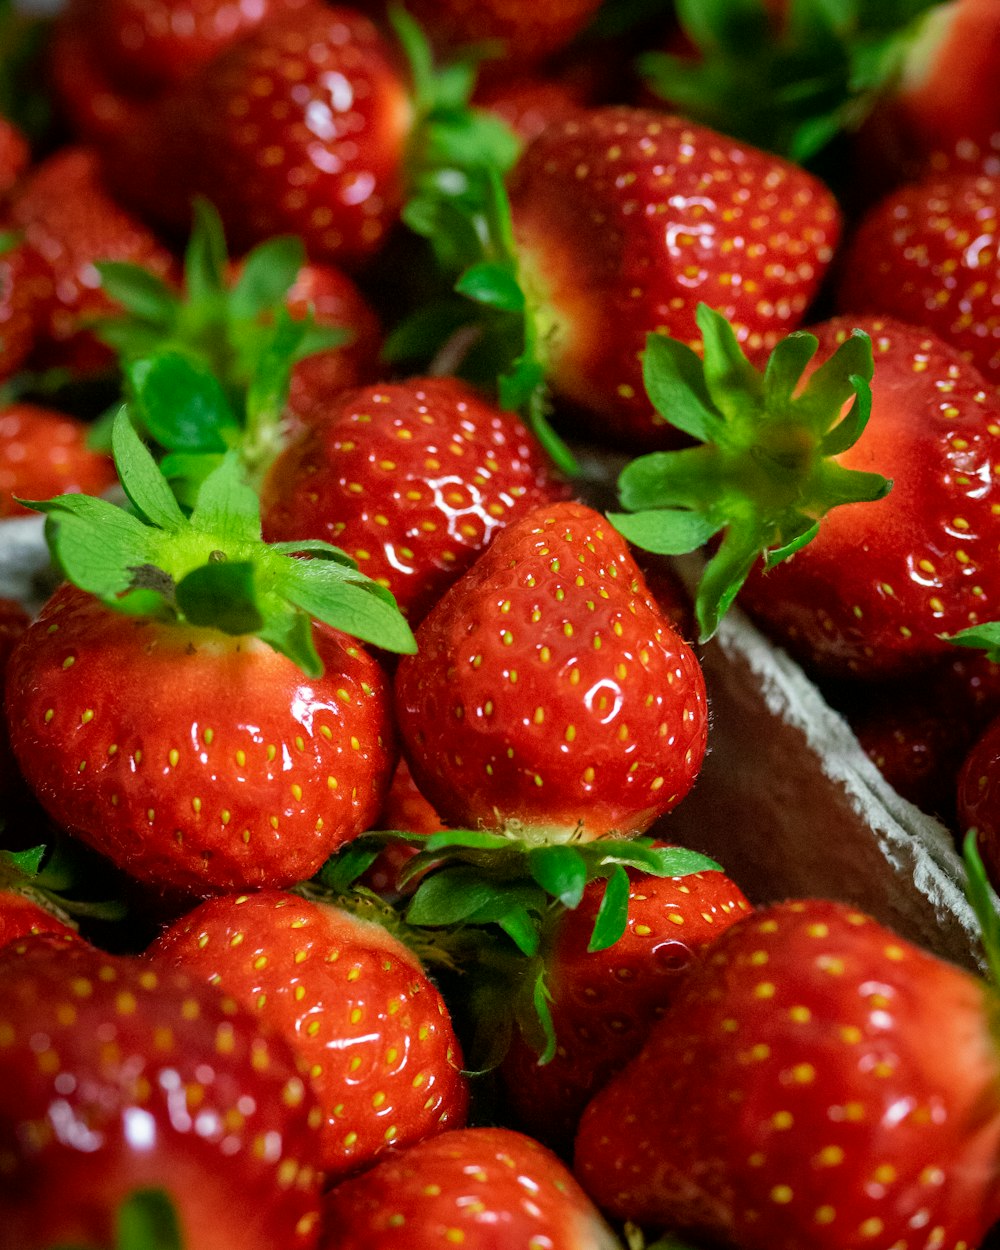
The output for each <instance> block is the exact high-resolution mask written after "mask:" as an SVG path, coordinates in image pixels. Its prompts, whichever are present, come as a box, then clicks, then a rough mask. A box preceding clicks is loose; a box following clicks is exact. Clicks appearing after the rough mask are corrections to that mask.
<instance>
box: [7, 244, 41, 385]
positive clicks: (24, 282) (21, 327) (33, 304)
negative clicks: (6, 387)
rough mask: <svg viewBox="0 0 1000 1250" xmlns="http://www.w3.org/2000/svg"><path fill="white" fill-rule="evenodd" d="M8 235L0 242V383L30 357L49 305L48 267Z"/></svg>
mask: <svg viewBox="0 0 1000 1250" xmlns="http://www.w3.org/2000/svg"><path fill="white" fill-rule="evenodd" d="M16 240H17V236H16V235H11V236H10V239H9V240H6V241H7V242H9V243H10V246H9V247H6V248H4V246H3V243H2V242H0V381H3V380H4V379H6V378H9V377H12V376H13V375H14V374H15V373H17V372H18V370H19V369H21V368H22V366H23V365H24V364H25V362H26V361H27V359H28V357H29V356H30V355H31V351H32V348H33V347H34V345H35V340H36V339H37V338H38V336H39V335H40V334H41V332H42V330H43V329H44V326H45V323H46V320H47V315H48V311H49V308H50V306H51V303H52V295H53V288H54V284H53V280H52V274H51V273H50V271H49V268H48V265H47V264H46V263H45V261H44V260H43V259H42V257H41V256H39V255H38V253H37V252H35V251H34V250H33V249H32V248H30V247H26V246H25V245H24V243H23V242H17V241H16Z"/></svg>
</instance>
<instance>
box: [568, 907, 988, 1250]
mask: <svg viewBox="0 0 1000 1250" xmlns="http://www.w3.org/2000/svg"><path fill="white" fill-rule="evenodd" d="M992 1000H993V992H992V991H991V990H990V989H989V988H988V987H987V986H986V985H985V983H983V982H981V981H980V980H978V979H977V978H975V977H973V976H971V975H970V974H969V973H967V972H965V971H962V970H960V969H958V968H956V967H954V966H952V965H949V964H946V963H944V962H942V961H940V960H937V959H935V958H934V957H932V956H931V955H929V954H927V953H926V952H924V951H921V950H920V949H918V948H917V947H915V946H913V945H911V944H910V943H909V942H906V941H904V940H903V939H902V938H900V937H898V936H897V935H896V934H894V933H893V932H891V931H890V930H888V929H886V928H884V927H883V926H882V925H880V924H878V923H876V922H875V921H874V920H872V919H871V918H869V917H866V916H864V915H862V914H861V913H859V912H858V911H856V910H855V909H854V908H853V907H850V906H848V905H846V904H842V903H836V902H826V901H819V900H809V901H798V902H791V903H784V904H778V905H776V906H773V907H770V908H768V909H766V910H764V911H761V912H758V913H757V914H756V915H754V916H752V917H747V918H746V919H744V920H742V921H740V922H739V923H737V924H735V925H733V926H731V927H730V928H729V929H728V930H727V931H726V932H725V933H724V934H723V935H722V936H721V937H720V938H719V939H718V941H717V942H716V943H715V945H714V946H713V947H712V949H711V951H710V952H709V954H708V956H707V958H706V959H705V960H704V961H703V962H702V963H701V964H700V965H698V966H697V967H696V968H695V969H694V970H693V971H692V973H691V975H690V976H689V977H688V978H687V980H686V981H685V983H684V985H683V987H682V988H681V991H680V993H679V994H678V996H677V997H676V998H675V1000H674V1002H673V1004H672V1006H671V1008H670V1010H669V1011H668V1012H667V1014H666V1015H665V1016H664V1017H663V1019H662V1020H661V1021H660V1022H659V1023H658V1024H657V1025H656V1026H655V1027H654V1029H653V1031H652V1033H651V1034H650V1037H649V1040H648V1041H647V1043H646V1046H645V1047H644V1048H643V1050H642V1052H641V1053H640V1055H639V1056H638V1057H637V1058H636V1059H635V1060H634V1061H633V1062H632V1063H631V1064H630V1065H629V1066H628V1067H627V1068H626V1069H625V1070H624V1071H623V1072H622V1073H621V1074H620V1075H619V1076H618V1077H616V1078H615V1079H614V1080H613V1081H612V1082H611V1083H610V1084H609V1085H608V1086H606V1087H605V1089H604V1090H603V1091H602V1092H601V1093H599V1094H598V1095H597V1097H596V1098H595V1099H594V1100H593V1101H592V1102H591V1104H590V1105H589V1106H588V1108H587V1110H586V1112H585V1113H584V1117H583V1121H582V1123H581V1126H580V1132H579V1134H578V1137H577V1141H576V1155H575V1170H576V1173H577V1176H578V1177H579V1179H580V1181H581V1184H582V1185H583V1186H584V1188H585V1189H586V1190H587V1192H588V1193H589V1194H590V1195H591V1196H592V1197H593V1198H594V1200H595V1201H596V1202H597V1204H598V1205H599V1206H601V1207H602V1208H603V1209H604V1210H605V1211H607V1212H608V1213H609V1214H611V1215H613V1216H622V1217H625V1218H628V1219H630V1220H634V1221H636V1222H638V1223H642V1224H648V1225H652V1226H659V1227H663V1226H669V1227H670V1228H671V1229H676V1230H677V1231H682V1230H683V1231H689V1232H692V1233H698V1234H702V1235H704V1236H706V1237H708V1238H710V1239H712V1240H715V1239H716V1238H718V1239H719V1240H721V1241H723V1242H725V1243H726V1244H733V1245H739V1246H741V1247H743V1248H744V1250H765V1248H766V1250H806V1248H808V1250H827V1248H829V1250H855V1248H858V1250H860V1248H861V1247H863V1246H868V1245H878V1246H884V1247H888V1246H896V1245H899V1246H902V1245H906V1246H908V1247H913V1248H914V1250H916V1248H917V1247H919V1248H920V1250H930V1248H931V1247H933V1246H945V1245H948V1246H960V1245H967V1246H978V1245H979V1244H980V1242H981V1241H982V1239H983V1237H984V1236H985V1234H986V1232H987V1230H988V1229H989V1227H990V1226H991V1224H992V1223H993V1221H994V1220H995V1219H996V1218H997V1215H998V1214H1000V1201H998V1198H997V1194H996V1186H995V1184H994V1177H995V1173H996V1159H997V1152H998V1150H1000V1105H998V1099H997V1094H996V1089H997V1080H998V1077H1000V1065H998V1060H997V1049H996V1042H995V1039H994V1037H993V1032H992V1026H991V1021H992V1019H993V1017H994V1006H993V1001H992Z"/></svg>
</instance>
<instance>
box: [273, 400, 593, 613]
mask: <svg viewBox="0 0 1000 1250" xmlns="http://www.w3.org/2000/svg"><path fill="white" fill-rule="evenodd" d="M568 490H569V488H568V486H567V484H566V483H565V482H564V481H563V480H562V479H561V478H560V477H559V476H558V474H556V473H555V471H554V470H552V469H551V468H550V466H549V463H548V459H547V457H546V455H545V453H544V452H543V450H542V448H541V447H540V446H539V444H538V442H537V440H536V439H535V438H534V436H533V435H532V434H530V433H529V432H528V430H527V429H526V427H525V426H524V424H523V423H522V422H521V421H520V419H519V418H517V417H516V416H514V415H513V414H511V413H507V412H503V411H502V410H501V409H499V408H497V407H495V406H494V405H493V404H490V403H488V402H487V401H486V400H485V399H482V398H481V397H480V396H479V395H478V394H477V393H476V392H475V391H474V390H472V389H471V388H470V387H468V386H466V385H465V384H464V383H462V382H459V381H457V380H456V379H453V378H415V379H410V380H408V381H405V382H398V383H388V384H378V385H375V386H370V387H364V388H361V389H359V390H356V391H350V392H347V393H345V394H344V395H342V396H340V397H339V398H335V399H334V400H333V401H332V402H331V403H330V404H329V406H328V407H327V409H326V411H325V413H323V414H322V419H319V414H318V413H317V414H316V416H315V417H314V418H313V420H312V422H311V425H310V428H309V429H308V430H307V431H306V432H304V433H303V434H301V435H300V436H299V437H298V438H297V439H293V441H292V443H291V444H290V445H289V446H288V448H287V449H286V450H285V451H284V452H283V453H282V454H281V455H280V456H279V457H278V459H277V460H276V461H275V463H274V464H273V465H272V467H271V470H270V473H269V475H268V478H267V481H266V482H265V485H264V488H263V492H262V501H263V528H264V537H265V538H266V539H267V540H268V541H269V542H282V541H287V540H290V539H297V538H325V539H326V540H327V541H328V542H332V543H333V544H334V545H335V546H338V547H341V548H343V549H344V550H345V551H346V552H347V553H348V554H349V555H351V556H353V557H354V559H356V560H357V561H358V564H359V567H360V568H361V571H362V572H363V573H366V574H367V575H368V576H369V577H373V578H375V580H376V581H379V582H381V583H382V584H383V585H385V586H387V587H388V588H389V589H390V590H391V591H392V593H393V594H394V595H395V597H396V602H397V603H398V604H399V606H400V608H401V609H402V611H403V612H405V613H406V615H407V616H408V617H409V619H410V621H411V622H416V621H418V620H420V618H421V617H423V616H424V615H425V614H426V613H427V611H428V610H429V609H430V608H431V607H432V606H433V604H435V603H436V602H437V600H438V599H439V598H440V597H441V595H442V594H443V592H444V591H445V590H446V589H447V587H448V586H449V585H451V583H452V582H454V581H455V580H456V579H457V578H458V577H459V576H460V575H461V573H463V572H464V571H465V570H466V569H467V568H468V567H469V566H470V565H471V564H472V563H473V562H474V560H475V559H476V557H477V556H478V555H479V554H480V553H481V552H482V551H483V550H484V549H485V548H486V547H487V546H488V545H489V543H490V542H491V541H492V540H493V538H494V537H495V536H496V534H498V533H499V532H500V530H501V529H502V528H503V527H505V526H507V525H509V524H511V523H512V522H513V521H515V520H517V519H519V518H520V517H523V516H526V515H527V514H528V513H529V512H530V511H531V510H532V509H533V508H535V507H538V506H539V505H541V504H542V503H546V502H548V501H551V500H554V499H561V498H565V497H566V495H567V494H568Z"/></svg>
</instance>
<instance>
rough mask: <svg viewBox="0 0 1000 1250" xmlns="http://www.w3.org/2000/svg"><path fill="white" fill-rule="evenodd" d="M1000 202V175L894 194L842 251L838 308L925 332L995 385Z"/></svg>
mask: <svg viewBox="0 0 1000 1250" xmlns="http://www.w3.org/2000/svg"><path fill="white" fill-rule="evenodd" d="M998 81H1000V75H998ZM998 201H1000V175H998V174H994V175H987V174H981V175H975V174H967V173H959V172H954V173H951V174H944V175H941V176H940V177H932V178H929V179H926V180H925V181H923V182H920V183H915V184H913V185H910V186H904V187H901V188H900V189H899V190H898V191H895V192H893V193H892V194H891V195H888V196H887V197H886V198H885V199H883V200H882V201H881V202H880V203H879V204H877V205H876V206H875V207H874V208H872V209H870V210H869V212H868V213H866V214H865V215H864V216H863V217H862V219H861V221H860V222H859V224H858V226H857V229H856V230H855V232H854V234H853V236H852V237H851V239H850V240H849V242H848V244H847V246H846V247H845V248H844V251H843V254H842V256H841V258H840V262H839V269H840V280H839V285H838V289H837V304H838V307H839V308H840V310H841V311H842V312H843V313H845V314H851V315H857V314H860V313H873V314H879V315H882V316H889V317H897V318H899V320H901V321H909V322H911V323H912V324H913V325H918V326H926V327H927V328H928V329H929V330H933V331H934V333H935V334H937V335H938V336H939V337H940V338H942V339H944V340H945V341H946V342H948V343H951V344H952V345H953V346H954V347H957V348H958V349H959V350H960V351H961V352H962V353H963V354H964V355H965V356H967V357H968V358H969V359H970V360H971V361H973V362H974V363H975V364H976V365H978V366H979V368H980V369H981V370H982V372H983V373H984V374H985V375H986V377H987V379H988V380H990V381H991V382H993V383H994V384H996V383H997V382H998V381H1000V323H998V319H997V304H998V302H1000V259H998V256H1000V226H998V208H997V205H998Z"/></svg>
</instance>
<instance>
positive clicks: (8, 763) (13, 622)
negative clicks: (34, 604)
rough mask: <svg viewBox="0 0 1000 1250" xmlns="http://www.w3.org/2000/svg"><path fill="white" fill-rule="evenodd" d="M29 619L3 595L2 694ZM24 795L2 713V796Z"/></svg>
mask: <svg viewBox="0 0 1000 1250" xmlns="http://www.w3.org/2000/svg"><path fill="white" fill-rule="evenodd" d="M30 623H31V618H30V617H29V616H28V613H27V612H26V611H25V609H24V608H23V607H22V606H21V604H20V603H18V602H17V601H16V600H15V599H3V598H0V698H2V695H3V690H4V689H5V687H6V682H7V662H8V661H9V659H10V655H11V652H12V651H13V650H14V647H15V646H16V645H17V643H18V642H19V640H20V638H21V636H22V635H23V634H24V632H25V630H26V629H27V628H28V626H29V624H30ZM23 796H24V781H23V779H22V777H21V771H20V769H19V768H18V766H17V761H16V760H15V759H14V753H13V751H12V749H11V745H10V735H9V734H8V733H7V722H6V721H5V720H4V719H3V717H0V800H2V801H3V802H4V804H6V805H12V803H13V801H14V800H18V799H20V798H23ZM8 810H10V809H8Z"/></svg>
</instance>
